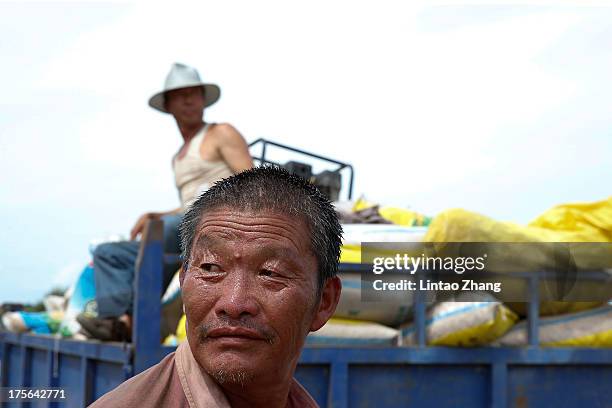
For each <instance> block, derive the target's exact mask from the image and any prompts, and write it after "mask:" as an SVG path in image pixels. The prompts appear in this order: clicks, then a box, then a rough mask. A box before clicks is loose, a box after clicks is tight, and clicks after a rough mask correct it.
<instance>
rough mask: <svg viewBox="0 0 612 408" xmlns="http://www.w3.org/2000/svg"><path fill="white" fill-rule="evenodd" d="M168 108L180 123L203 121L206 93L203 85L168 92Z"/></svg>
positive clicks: (187, 123)
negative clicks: (203, 91) (203, 90)
mask: <svg viewBox="0 0 612 408" xmlns="http://www.w3.org/2000/svg"><path fill="white" fill-rule="evenodd" d="M165 101H166V105H165V106H166V110H168V112H170V113H171V114H172V115H173V116H174V117H175V118H176V120H177V122H179V124H185V125H195V124H199V123H201V122H202V114H203V112H204V94H203V93H202V87H201V86H193V87H190V88H182V89H174V90H172V91H168V92H166V95H165Z"/></svg>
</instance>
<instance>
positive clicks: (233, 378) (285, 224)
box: [182, 208, 339, 383]
mask: <svg viewBox="0 0 612 408" xmlns="http://www.w3.org/2000/svg"><path fill="white" fill-rule="evenodd" d="M317 273H318V270H317V261H316V258H315V256H314V254H313V253H312V252H311V249H310V236H309V230H308V228H307V226H306V224H305V222H304V221H302V220H296V219H291V218H289V217H288V216H285V215H282V214H279V213H275V212H269V211H264V212H256V213H245V212H238V211H235V210H231V209H227V208H224V209H218V210H214V211H211V212H208V213H206V214H205V215H204V216H203V217H202V220H201V221H200V225H199V227H198V229H197V231H196V236H195V237H194V246H193V248H192V255H191V259H190V261H189V268H188V270H187V271H186V272H185V274H184V277H183V281H182V294H183V302H184V304H185V312H186V315H187V337H188V341H189V345H190V347H191V350H192V351H193V354H194V356H195V358H196V360H197V361H198V363H199V364H200V365H201V366H202V367H203V368H204V369H205V370H206V371H207V372H208V373H209V374H211V375H212V376H213V377H214V378H215V379H217V381H218V382H221V383H223V382H229V383H248V382H249V381H251V380H252V379H258V380H262V379H264V378H270V377H271V376H272V377H273V378H277V377H280V378H288V377H290V376H291V375H292V374H293V371H294V369H295V365H296V364H297V359H298V357H299V352H300V350H301V348H302V346H303V344H304V339H305V337H306V335H307V334H308V332H309V331H310V330H317V329H319V328H320V327H321V326H322V325H323V324H324V323H325V321H327V319H328V318H329V316H330V315H331V313H333V309H335V304H336V303H337V296H335V295H333V296H331V298H330V297H329V296H326V295H324V296H323V298H324V301H322V302H319V301H318V299H317V298H316V285H317ZM335 279H337V278H335ZM335 284H336V285H338V284H337V283H335ZM334 287H335V289H336V290H337V291H338V294H337V295H339V289H338V288H339V286H334ZM325 293H327V292H325ZM334 296H335V297H334ZM325 299H327V300H325ZM330 299H331V300H330ZM330 302H335V303H334V304H333V307H331V311H330V310H329V309H330V307H329V304H330ZM324 304H327V306H325V305H324ZM321 305H324V306H323V307H322V306H321ZM275 376H277V377H275Z"/></svg>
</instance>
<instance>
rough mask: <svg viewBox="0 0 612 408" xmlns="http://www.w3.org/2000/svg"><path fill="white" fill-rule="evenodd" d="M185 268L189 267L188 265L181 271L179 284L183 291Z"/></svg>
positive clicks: (182, 267)
mask: <svg viewBox="0 0 612 408" xmlns="http://www.w3.org/2000/svg"><path fill="white" fill-rule="evenodd" d="M185 266H187V264H186V263H185V264H183V266H181V268H180V269H179V283H180V285H181V289H183V282H184V281H185Z"/></svg>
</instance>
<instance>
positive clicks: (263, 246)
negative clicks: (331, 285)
mask: <svg viewBox="0 0 612 408" xmlns="http://www.w3.org/2000/svg"><path fill="white" fill-rule="evenodd" d="M193 242H194V244H193V247H192V249H193V250H194V251H197V249H199V248H214V249H217V250H222V249H224V248H225V247H228V246H230V245H238V246H240V245H250V246H253V245H255V246H256V247H257V249H258V251H276V252H277V253H278V254H283V255H284V256H306V255H312V245H311V239H310V229H309V227H308V225H307V223H306V221H305V219H304V218H303V217H299V216H290V215H288V214H285V213H282V212H279V211H275V210H255V211H254V210H246V211H245V210H236V209H232V208H229V207H221V208H216V209H212V210H207V211H205V212H204V213H203V214H202V216H201V218H200V221H199V223H198V227H197V228H196V230H195V236H194V240H193Z"/></svg>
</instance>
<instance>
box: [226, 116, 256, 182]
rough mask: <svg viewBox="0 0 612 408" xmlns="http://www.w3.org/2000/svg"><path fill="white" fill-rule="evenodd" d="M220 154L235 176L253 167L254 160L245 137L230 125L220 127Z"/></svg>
mask: <svg viewBox="0 0 612 408" xmlns="http://www.w3.org/2000/svg"><path fill="white" fill-rule="evenodd" d="M217 127H218V132H219V133H218V136H219V139H218V140H219V144H218V146H219V147H218V149H219V154H220V155H221V158H222V159H223V160H224V161H225V163H227V165H228V166H229V168H230V169H231V170H232V172H234V174H237V173H240V172H241V171H243V170H247V169H250V168H252V167H253V159H252V158H251V154H250V153H249V147H248V146H247V143H246V141H245V140H244V137H242V135H241V134H240V133H239V132H238V131H237V130H236V129H235V128H234V127H233V126H232V125H229V124H221V125H218V126H217Z"/></svg>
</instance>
